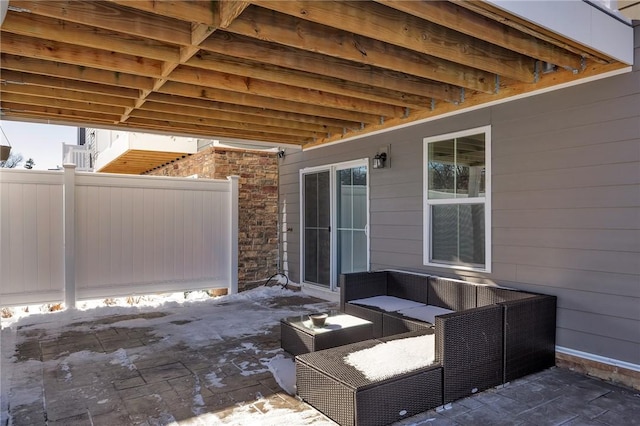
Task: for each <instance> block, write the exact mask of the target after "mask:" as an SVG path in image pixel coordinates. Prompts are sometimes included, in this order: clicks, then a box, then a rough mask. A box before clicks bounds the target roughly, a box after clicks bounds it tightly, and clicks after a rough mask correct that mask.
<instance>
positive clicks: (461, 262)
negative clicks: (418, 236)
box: [424, 126, 491, 272]
mask: <svg viewBox="0 0 640 426" xmlns="http://www.w3.org/2000/svg"><path fill="white" fill-rule="evenodd" d="M490 148H491V128H490V126H486V127H480V128H475V129H470V130H465V131H462V132H457V133H451V134H447V135H441V136H435V137H430V138H425V139H424V264H425V265H431V266H444V267H451V268H458V269H471V270H479V271H485V272H490V270H491V186H490V184H491V169H490V159H491V155H490V152H491V151H490Z"/></svg>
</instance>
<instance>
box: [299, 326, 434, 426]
mask: <svg viewBox="0 0 640 426" xmlns="http://www.w3.org/2000/svg"><path fill="white" fill-rule="evenodd" d="M385 340H387V339H385ZM379 343H381V341H380V340H376V339H372V340H367V341H364V342H358V343H353V344H350V345H346V346H340V347H336V348H332V349H327V350H323V351H318V352H312V353H308V354H304V355H299V356H297V357H296V386H297V392H298V395H299V396H300V398H302V400H303V401H305V402H307V403H309V404H310V405H312V406H313V407H314V408H316V409H317V410H319V411H320V412H322V413H323V414H325V415H326V416H327V417H329V418H330V419H332V420H333V421H335V422H337V423H338V424H340V425H386V424H389V423H393V422H395V421H399V420H402V419H405V418H407V417H411V416H414V415H416V414H418V413H421V412H423V411H426V410H429V409H431V408H434V407H437V406H439V405H442V367H441V366H440V364H437V363H436V364H432V365H430V366H428V367H424V368H421V369H418V370H414V371H411V372H409V373H404V374H399V375H397V376H394V377H392V378H389V379H384V380H378V381H371V380H369V379H367V378H366V377H365V376H364V375H363V374H362V373H361V372H360V371H358V370H357V369H355V368H354V367H352V366H350V365H348V364H346V363H345V362H344V357H345V356H347V355H348V354H350V353H352V352H355V351H359V350H362V349H368V348H371V347H373V346H375V345H377V344H379Z"/></svg>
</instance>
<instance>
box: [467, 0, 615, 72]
mask: <svg viewBox="0 0 640 426" xmlns="http://www.w3.org/2000/svg"><path fill="white" fill-rule="evenodd" d="M455 4H456V5H458V6H460V7H464V8H466V9H468V10H470V11H473V12H475V13H478V14H480V15H483V16H486V17H488V18H490V19H493V20H494V21H497V22H500V23H502V24H504V25H507V26H509V27H511V28H514V29H516V30H518V31H521V32H523V33H525V34H529V35H531V36H533V37H535V38H538V39H540V40H543V41H545V42H547V43H550V44H553V45H555V46H558V47H560V48H562V49H565V50H568V51H569V52H573V53H575V54H577V55H579V56H584V57H586V58H588V59H591V60H593V61H595V62H598V63H601V64H606V63H610V62H611V58H608V57H606V56H604V55H602V54H601V53H599V52H598V51H596V50H593V49H590V48H588V47H586V46H583V45H579V44H578V43H575V42H573V41H571V40H569V39H567V38H562V39H561V38H558V36H557V35H555V34H554V33H552V32H551V31H548V30H546V29H544V28H541V27H539V26H537V25H534V24H532V23H531V22H529V21H527V20H525V19H522V18H519V17H517V16H513V15H510V14H508V13H506V12H504V11H503V10H501V9H499V8H497V7H495V6H492V5H491V4H489V3H487V2H484V1H477V0H456V1H455Z"/></svg>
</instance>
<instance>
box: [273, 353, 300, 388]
mask: <svg viewBox="0 0 640 426" xmlns="http://www.w3.org/2000/svg"><path fill="white" fill-rule="evenodd" d="M267 366H268V368H269V371H271V374H273V377H274V378H275V379H276V382H278V385H279V386H280V387H281V388H282V389H283V390H284V391H285V392H287V393H288V394H289V395H295V394H296V364H295V362H294V361H293V360H292V359H291V358H285V357H284V356H283V355H281V354H280V355H276V356H274V357H273V358H271V359H270V360H269V362H268V363H267Z"/></svg>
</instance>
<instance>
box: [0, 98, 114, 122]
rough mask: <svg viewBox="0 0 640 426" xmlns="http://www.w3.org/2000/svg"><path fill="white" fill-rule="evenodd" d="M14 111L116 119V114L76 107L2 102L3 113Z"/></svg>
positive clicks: (42, 114)
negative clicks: (67, 107) (88, 110)
mask: <svg viewBox="0 0 640 426" xmlns="http://www.w3.org/2000/svg"><path fill="white" fill-rule="evenodd" d="M5 109H6V110H8V111H7V113H8V112H12V111H15V113H17V114H18V115H20V116H25V115H31V116H36V117H43V116H46V117H49V118H51V119H54V120H62V119H71V120H75V119H80V120H83V121H89V120H95V121H100V122H107V123H115V122H117V121H118V115H114V114H104V113H100V112H87V111H83V110H77V109H66V108H55V107H46V106H37V105H29V104H25V103H17V102H5V101H3V102H2V112H3V113H5Z"/></svg>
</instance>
